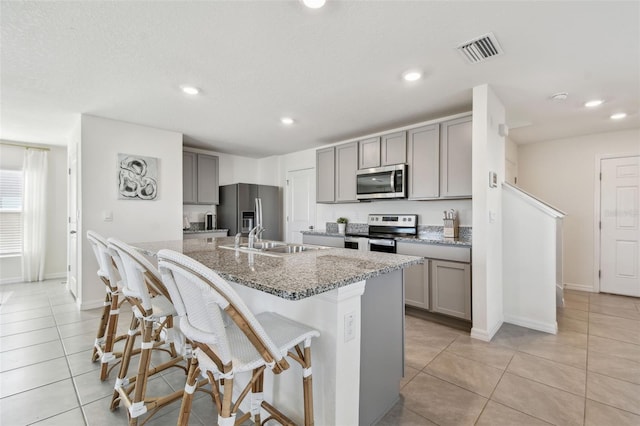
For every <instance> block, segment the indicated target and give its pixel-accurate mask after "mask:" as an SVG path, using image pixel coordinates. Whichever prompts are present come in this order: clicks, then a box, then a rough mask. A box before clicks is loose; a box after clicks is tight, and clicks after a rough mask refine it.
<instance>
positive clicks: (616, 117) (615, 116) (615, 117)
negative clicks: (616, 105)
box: [611, 112, 627, 120]
mask: <svg viewBox="0 0 640 426" xmlns="http://www.w3.org/2000/svg"><path fill="white" fill-rule="evenodd" d="M626 116H627V114H626V113H624V112H618V113H615V114H611V119H612V120H622V119H623V118H625V117H626Z"/></svg>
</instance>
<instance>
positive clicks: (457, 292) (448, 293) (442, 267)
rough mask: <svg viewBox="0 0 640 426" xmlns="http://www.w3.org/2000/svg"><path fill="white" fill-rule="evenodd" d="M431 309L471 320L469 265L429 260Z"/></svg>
mask: <svg viewBox="0 0 640 426" xmlns="http://www.w3.org/2000/svg"><path fill="white" fill-rule="evenodd" d="M431 310H432V311H433V312H438V313H441V314H446V315H450V316H452V317H458V318H462V319H466V320H471V265H469V264H468V263H459V262H446V261H442V260H432V261H431Z"/></svg>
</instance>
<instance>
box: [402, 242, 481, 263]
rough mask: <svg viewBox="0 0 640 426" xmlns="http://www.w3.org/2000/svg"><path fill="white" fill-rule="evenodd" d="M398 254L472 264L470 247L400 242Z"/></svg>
mask: <svg viewBox="0 0 640 426" xmlns="http://www.w3.org/2000/svg"><path fill="white" fill-rule="evenodd" d="M398 254H407V255H410V256H422V257H426V258H429V259H442V260H451V261H454V262H464V263H471V248H469V247H455V246H447V245H442V244H419V243H418V244H417V243H403V242H398Z"/></svg>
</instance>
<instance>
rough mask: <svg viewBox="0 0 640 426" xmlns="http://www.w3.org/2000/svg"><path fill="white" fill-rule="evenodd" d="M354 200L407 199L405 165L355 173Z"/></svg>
mask: <svg viewBox="0 0 640 426" xmlns="http://www.w3.org/2000/svg"><path fill="white" fill-rule="evenodd" d="M356 198H357V199H358V200H378V199H389V198H407V165H406V164H396V165H393V166H385V167H376V168H372V169H364V170H358V171H357V172H356Z"/></svg>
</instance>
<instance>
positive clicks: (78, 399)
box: [49, 302, 89, 425]
mask: <svg viewBox="0 0 640 426" xmlns="http://www.w3.org/2000/svg"><path fill="white" fill-rule="evenodd" d="M49 303H51V302H49ZM51 306H53V305H51ZM53 321H54V322H55V324H56V332H57V333H58V339H59V340H60V344H61V345H62V350H63V352H64V354H65V355H64V359H65V361H66V363H67V369H68V370H69V378H70V380H71V385H72V386H73V390H74V392H75V395H76V401H77V402H78V407H77V408H79V409H80V412H81V413H82V419H83V421H84V424H85V425H88V424H89V422H88V419H87V415H86V413H85V412H84V408H83V407H82V402H81V401H80V392H79V390H78V386H77V385H76V381H75V380H74V379H73V371H72V370H71V364H70V363H69V358H68V355H69V354H67V350H66V348H65V346H64V342H63V341H62V334H60V329H59V325H58V320H57V319H56V317H55V315H54V317H53ZM58 414H61V413H58Z"/></svg>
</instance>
